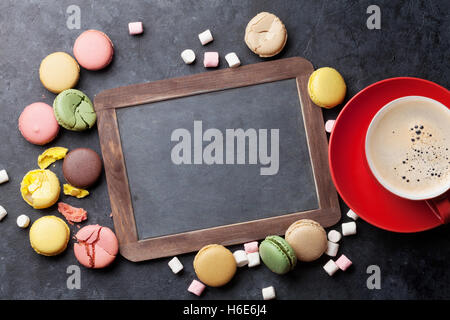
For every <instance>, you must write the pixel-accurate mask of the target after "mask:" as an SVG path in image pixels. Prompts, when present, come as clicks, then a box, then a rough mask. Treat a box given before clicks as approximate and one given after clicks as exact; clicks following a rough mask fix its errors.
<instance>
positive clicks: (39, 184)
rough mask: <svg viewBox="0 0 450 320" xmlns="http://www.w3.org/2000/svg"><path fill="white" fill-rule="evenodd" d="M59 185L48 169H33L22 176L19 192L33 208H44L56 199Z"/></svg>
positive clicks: (54, 175)
mask: <svg viewBox="0 0 450 320" xmlns="http://www.w3.org/2000/svg"><path fill="white" fill-rule="evenodd" d="M60 191H61V187H60V184H59V180H58V177H57V176H56V174H54V173H53V172H51V171H50V170H39V169H38V170H33V171H30V172H28V173H27V174H26V175H25V177H23V180H22V183H21V185H20V192H21V194H22V198H23V200H25V202H26V203H28V204H29V205H30V206H32V207H33V208H35V209H45V208H48V207H50V206H52V205H53V204H55V203H56V201H58V198H59V193H60Z"/></svg>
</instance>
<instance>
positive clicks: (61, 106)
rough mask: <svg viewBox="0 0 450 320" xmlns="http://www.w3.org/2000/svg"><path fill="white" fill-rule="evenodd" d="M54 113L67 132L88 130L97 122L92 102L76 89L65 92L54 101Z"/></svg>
mask: <svg viewBox="0 0 450 320" xmlns="http://www.w3.org/2000/svg"><path fill="white" fill-rule="evenodd" d="M53 111H54V113H55V117H56V120H57V121H58V123H59V124H60V125H61V126H62V127H63V128H65V129H67V130H72V131H83V130H87V129H90V128H92V127H93V126H94V124H95V122H96V121H97V115H96V113H95V110H94V106H93V104H92V101H91V100H90V99H89V97H88V96H87V95H86V94H84V93H83V92H81V91H80V90H76V89H68V90H64V91H63V92H61V93H60V94H58V95H57V96H56V98H55V101H53Z"/></svg>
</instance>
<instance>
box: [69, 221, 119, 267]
mask: <svg viewBox="0 0 450 320" xmlns="http://www.w3.org/2000/svg"><path fill="white" fill-rule="evenodd" d="M75 239H76V241H77V243H75V244H74V246H73V250H74V253H75V257H76V258H77V260H78V261H79V262H80V263H81V264H82V265H83V266H85V267H86V268H94V269H100V268H105V267H107V266H108V265H110V264H111V263H112V262H113V261H114V259H115V258H116V255H117V253H118V252H119V242H118V241H117V237H116V235H115V234H114V232H113V231H112V230H111V229H109V228H108V227H102V226H100V225H98V224H96V225H89V226H86V227H84V228H81V229H80V230H79V231H78V233H77V234H76V235H75Z"/></svg>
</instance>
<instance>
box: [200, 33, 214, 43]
mask: <svg viewBox="0 0 450 320" xmlns="http://www.w3.org/2000/svg"><path fill="white" fill-rule="evenodd" d="M198 38H199V39H200V42H201V43H202V45H205V44H207V43H210V42H211V41H213V40H214V39H213V36H212V34H211V31H210V30H209V29H207V30H205V31H203V32H202V33H200V34H199V35H198Z"/></svg>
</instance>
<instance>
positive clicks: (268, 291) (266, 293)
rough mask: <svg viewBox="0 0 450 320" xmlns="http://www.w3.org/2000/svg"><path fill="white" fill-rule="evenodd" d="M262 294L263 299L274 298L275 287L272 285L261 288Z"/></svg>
mask: <svg viewBox="0 0 450 320" xmlns="http://www.w3.org/2000/svg"><path fill="white" fill-rule="evenodd" d="M262 296H263V299H264V300H272V299H275V297H276V296H275V288H274V287H273V286H270V287H267V288H263V289H262Z"/></svg>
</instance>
